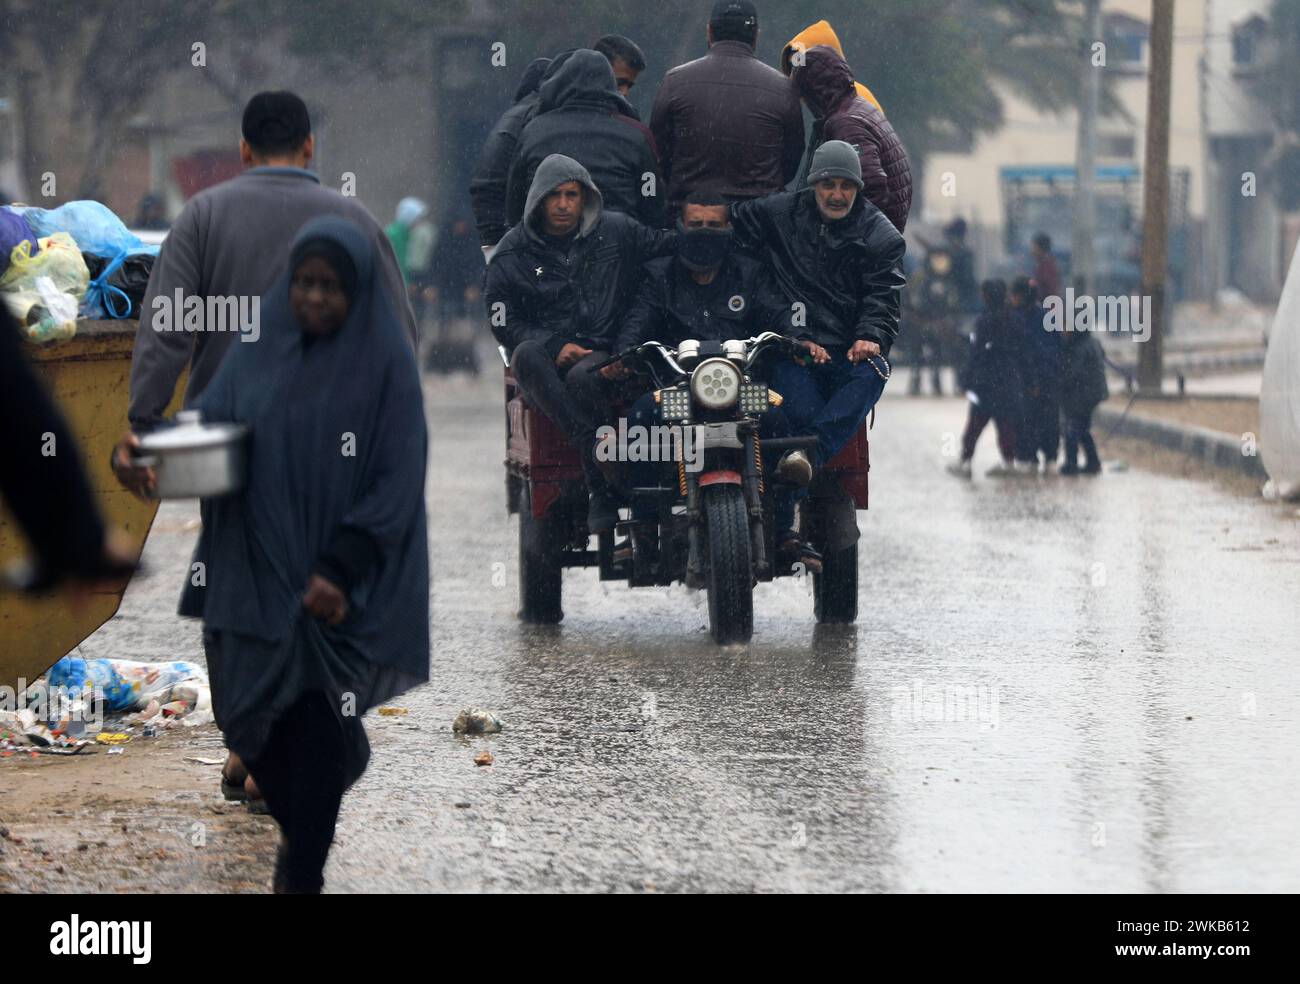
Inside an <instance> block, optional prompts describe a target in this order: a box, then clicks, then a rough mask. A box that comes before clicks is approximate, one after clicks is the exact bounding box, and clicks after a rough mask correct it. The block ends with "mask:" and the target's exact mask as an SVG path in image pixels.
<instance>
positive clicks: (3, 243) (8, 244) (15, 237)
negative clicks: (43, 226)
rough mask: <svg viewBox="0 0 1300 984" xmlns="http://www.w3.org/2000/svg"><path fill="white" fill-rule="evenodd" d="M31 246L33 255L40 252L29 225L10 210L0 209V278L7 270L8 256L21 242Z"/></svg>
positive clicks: (35, 237)
mask: <svg viewBox="0 0 1300 984" xmlns="http://www.w3.org/2000/svg"><path fill="white" fill-rule="evenodd" d="M24 241H26V242H28V243H30V244H31V250H32V252H33V253H39V252H40V246H39V245H38V243H37V236H36V233H35V232H34V231H33V230H32V227H31V225H30V223H28V221H27V220H26V219H24V218H23V217H22V216H21V215H20V214H19V213H17V212H15V211H14V210H13V209H10V208H0V276H2V275H3V274H4V272H5V271H6V270H8V269H9V254H10V253H12V252H13V251H14V247H15V246H17V245H18V244H19V243H21V242H24Z"/></svg>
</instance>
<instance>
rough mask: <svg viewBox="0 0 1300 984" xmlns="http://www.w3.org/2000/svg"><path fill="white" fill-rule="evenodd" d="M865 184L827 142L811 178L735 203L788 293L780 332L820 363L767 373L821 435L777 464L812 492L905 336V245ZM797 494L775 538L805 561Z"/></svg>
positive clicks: (845, 153) (742, 229)
mask: <svg viewBox="0 0 1300 984" xmlns="http://www.w3.org/2000/svg"><path fill="white" fill-rule="evenodd" d="M861 192H862V166H861V164H860V163H859V162H858V154H857V151H856V150H854V148H853V147H852V146H851V145H849V144H847V143H845V142H844V141H842V140H828V141H826V142H825V143H823V144H822V145H821V146H820V147H818V148H817V151H816V153H814V154H813V158H812V161H811V163H810V165H809V168H808V187H806V188H803V189H802V190H800V191H788V192H781V193H778V194H775V195H768V196H767V197H765V198H758V199H755V200H753V201H748V202H734V203H733V204H732V205H731V206H730V209H729V210H730V214H731V222H732V225H733V226H734V228H735V236H736V242H737V245H738V246H742V247H744V248H747V249H750V250H752V251H754V253H755V255H757V256H760V257H762V258H763V259H764V261H765V262H766V264H767V267H768V269H769V270H770V271H771V275H772V279H773V280H774V281H775V283H776V286H777V288H778V290H779V292H780V294H781V295H782V299H783V300H784V303H785V305H786V310H787V311H788V317H789V325H788V327H786V328H785V329H783V330H784V331H785V333H786V334H788V335H791V336H793V337H795V338H798V339H800V340H802V341H803V342H804V344H805V346H806V348H807V350H808V356H809V358H810V359H811V361H812V364H811V365H808V366H803V365H798V364H796V363H793V362H789V361H783V362H779V363H778V364H777V365H776V366H775V367H774V368H773V370H772V373H771V377H770V381H771V384H772V387H773V388H774V389H775V390H776V391H777V392H778V393H780V394H781V395H782V396H783V397H784V398H785V400H784V403H783V404H782V406H781V408H780V413H781V414H782V415H783V417H784V418H785V420H786V422H787V423H788V424H789V425H790V429H791V430H792V431H793V432H794V433H796V434H811V435H813V436H815V437H816V438H817V445H816V446H815V447H814V448H813V449H812V450H811V451H810V452H807V453H805V452H803V451H791V452H789V453H787V454H786V455H785V456H784V457H783V458H782V459H781V462H780V464H779V465H778V467H777V473H778V475H779V476H780V477H781V478H783V479H785V480H786V481H787V482H789V483H791V484H793V485H796V486H800V487H802V489H803V491H806V486H807V485H808V483H809V482H810V481H811V480H812V476H813V475H814V473H815V472H816V471H817V470H818V469H820V468H821V467H822V466H824V465H825V464H826V463H828V462H829V461H830V460H831V459H832V458H834V457H835V455H836V454H838V453H839V452H840V450H841V449H842V448H843V447H844V446H845V445H846V444H848V443H849V441H850V440H852V438H853V435H854V434H855V433H856V432H857V430H858V428H859V427H861V426H862V422H863V420H865V419H866V416H867V414H868V413H869V412H870V411H871V408H872V407H874V406H875V405H876V401H877V400H879V399H880V396H881V394H882V393H883V392H884V389H885V382H886V381H887V380H888V379H889V371H890V368H889V360H888V358H887V357H888V355H889V349H890V346H892V345H893V343H894V339H895V338H896V337H897V336H898V319H899V308H900V304H901V300H902V292H903V285H904V284H905V283H906V280H905V279H904V277H903V253H904V250H905V248H906V247H905V244H904V242H903V237H902V235H901V234H900V233H899V231H898V230H897V229H896V228H894V225H893V223H891V222H890V221H889V219H887V218H886V217H885V215H884V213H882V212H881V211H880V210H879V209H878V208H876V206H875V205H873V204H871V202H869V201H867V199H866V198H865V197H864V196H863V195H862V193H861ZM800 494H801V495H802V494H803V492H801V493H800ZM795 498H796V497H794V496H783V497H779V498H778V502H777V512H778V515H777V516H776V520H777V529H778V530H779V531H782V532H781V533H780V534H779V539H778V547H779V549H780V553H781V556H782V558H783V559H784V558H786V557H789V556H793V558H794V559H795V560H799V559H802V560H804V562H805V563H807V562H808V561H809V560H815V558H812V557H810V553H811V548H809V547H808V546H807V544H805V543H804V542H803V541H802V539H801V538H800V536H799V535H798V534H796V533H795V532H794V530H793V526H794V500H795Z"/></svg>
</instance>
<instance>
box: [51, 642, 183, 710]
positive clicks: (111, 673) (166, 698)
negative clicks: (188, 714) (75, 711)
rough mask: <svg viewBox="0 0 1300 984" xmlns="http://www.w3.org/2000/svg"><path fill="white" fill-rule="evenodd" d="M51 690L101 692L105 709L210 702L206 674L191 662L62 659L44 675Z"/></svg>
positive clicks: (70, 657)
mask: <svg viewBox="0 0 1300 984" xmlns="http://www.w3.org/2000/svg"><path fill="white" fill-rule="evenodd" d="M46 678H47V680H48V681H49V685H50V686H51V687H67V688H68V689H70V690H81V689H82V688H83V687H87V686H89V687H91V688H92V689H97V690H102V691H103V693H104V710H106V711H139V710H143V709H144V708H145V707H147V706H148V705H149V702H150V701H155V700H156V701H157V702H158V703H159V704H169V703H172V702H173V701H177V700H183V701H186V702H187V703H188V704H190V705H191V707H192V708H193V707H196V706H198V707H201V706H202V705H205V704H207V703H208V702H209V698H208V696H207V691H208V675H207V674H206V673H204V672H203V669H202V668H201V667H199V666H197V665H195V664H194V663H186V662H184V661H182V660H175V661H173V662H170V663H140V662H136V661H134V660H129V659H83V658H82V657H80V656H64V657H63V658H62V659H61V660H59V661H58V662H57V663H55V664H54V665H53V666H51V667H50V671H49V673H48V674H46Z"/></svg>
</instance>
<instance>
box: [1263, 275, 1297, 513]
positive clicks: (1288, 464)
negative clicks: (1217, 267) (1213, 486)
mask: <svg viewBox="0 0 1300 984" xmlns="http://www.w3.org/2000/svg"><path fill="white" fill-rule="evenodd" d="M1297 380H1300V249H1297V250H1296V251H1295V255H1294V256H1293V257H1292V258H1291V269H1290V270H1289V271H1288V273H1287V275H1286V283H1285V284H1283V286H1282V297H1281V298H1280V299H1279V301H1278V304H1277V316H1276V317H1275V318H1274V320H1273V330H1272V331H1271V332H1270V333H1269V336H1268V352H1267V354H1266V355H1265V356H1264V379H1263V383H1262V384H1261V386H1260V392H1259V451H1260V455H1261V457H1262V458H1263V462H1264V470H1265V471H1267V472H1268V476H1269V480H1270V481H1269V484H1268V487H1266V491H1265V494H1266V495H1267V496H1268V497H1269V498H1275V499H1286V500H1293V499H1295V498H1297V497H1300V386H1297V385H1296V381H1297Z"/></svg>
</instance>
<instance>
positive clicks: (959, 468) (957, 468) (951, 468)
mask: <svg viewBox="0 0 1300 984" xmlns="http://www.w3.org/2000/svg"><path fill="white" fill-rule="evenodd" d="M944 470H945V471H947V472H948V474H949V475H956V476H957V477H958V478H970V460H969V459H966V460H963V461H950V462H948V465H947V467H946V468H945V469H944Z"/></svg>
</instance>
